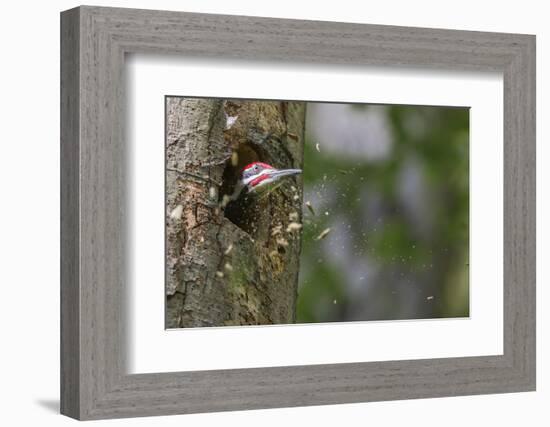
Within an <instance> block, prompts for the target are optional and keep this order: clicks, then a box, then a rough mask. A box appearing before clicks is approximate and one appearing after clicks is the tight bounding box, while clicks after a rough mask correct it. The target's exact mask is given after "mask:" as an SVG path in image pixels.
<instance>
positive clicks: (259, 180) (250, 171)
mask: <svg viewBox="0 0 550 427" xmlns="http://www.w3.org/2000/svg"><path fill="white" fill-rule="evenodd" d="M299 173H302V170H301V169H275V168H274V167H273V166H270V165H268V164H267V163H262V162H254V163H251V164H249V165H247V166H245V168H244V169H243V174H242V178H241V182H240V186H241V187H246V189H247V190H248V193H264V192H265V191H268V192H269V191H271V190H274V189H275V188H276V187H278V186H279V185H280V184H281V181H280V179H281V178H284V177H285V176H292V175H297V174H299Z"/></svg>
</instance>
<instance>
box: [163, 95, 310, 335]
mask: <svg viewBox="0 0 550 427" xmlns="http://www.w3.org/2000/svg"><path fill="white" fill-rule="evenodd" d="M166 102H167V105H166V108H167V115H166V117H167V138H166V144H167V147H166V162H167V171H166V193H167V207H166V238H167V241H166V308H167V309H166V327H167V328H182V327H197V326H223V325H261V324H279V323H292V322H294V321H295V311H296V296H297V282H298V270H299V259H300V245H301V241H300V232H299V231H298V232H296V231H289V232H287V226H288V224H289V223H290V222H293V221H296V222H299V223H301V218H302V211H301V206H302V181H301V177H297V178H293V179H289V180H288V182H285V183H284V184H283V185H282V186H281V187H279V188H278V189H277V190H276V191H273V192H272V193H270V194H269V195H268V196H266V197H264V198H262V199H250V200H248V203H247V204H246V205H244V206H240V207H238V208H237V209H235V208H234V207H233V209H223V208H221V207H220V202H221V201H222V199H223V195H224V194H231V193H232V191H233V188H234V186H235V183H236V181H237V179H238V176H239V174H240V172H241V170H242V167H243V166H244V165H245V164H247V163H250V162H252V161H255V160H260V161H264V162H266V163H270V164H272V165H273V166H275V167H279V168H301V167H302V159H303V138H304V121H305V103H301V102H266V101H258V102H256V101H240V100H235V101H223V100H212V99H188V98H179V97H169V98H167V100H166ZM227 116H238V118H237V120H236V122H235V123H234V125H233V126H232V127H231V128H230V129H225V127H226V117H227ZM236 160H238V164H236V165H235V164H234V163H235V161H236Z"/></svg>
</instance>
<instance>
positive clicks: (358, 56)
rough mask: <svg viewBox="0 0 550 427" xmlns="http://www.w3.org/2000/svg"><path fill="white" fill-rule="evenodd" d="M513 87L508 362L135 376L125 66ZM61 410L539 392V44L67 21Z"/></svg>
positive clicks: (163, 16) (299, 28)
mask: <svg viewBox="0 0 550 427" xmlns="http://www.w3.org/2000/svg"><path fill="white" fill-rule="evenodd" d="M134 52H139V53H152V54H158V53H161V54H177V55H184V56H185V55H187V56H193V57H197V56H202V57H219V58H235V59H249V60H250V59H259V60H264V61H283V60H284V61H292V62H293V63H297V64H299V63H301V64H305V63H309V64H311V63H322V64H340V65H345V66H350V67H351V66H360V65H384V66H392V67H421V68H430V69H447V70H487V71H498V72H502V73H503V76H504V77H503V78H504V230H503V233H504V265H503V269H504V307H503V315H504V319H503V320H504V337H503V343H504V354H503V355H498V356H483V357H459V358H443V359H426V360H407V361H385V362H368V363H344V364H331V365H308V366H290V367H271V368H255V369H232V370H217V371H192V372H175V373H154V374H135V375H128V374H127V373H126V371H125V342H126V325H125V322H124V319H125V315H124V310H125V304H124V295H125V292H124V287H125V280H126V277H127V268H128V266H127V263H126V259H125V253H126V249H127V248H126V233H127V227H126V225H125V209H126V208H125V203H124V200H125V188H126V181H125V179H126V175H125V168H126V165H125V162H126V155H125V150H126V147H125V138H124V132H125V130H124V120H125V113H124V99H125V93H124V92H125V84H124V60H125V54H126V53H134ZM61 166H62V168H61V412H62V413H63V414H65V415H68V416H71V417H74V418H77V419H100V418H116V417H134V416H148V415H166V414H183V413H196V412H213V411H228V410H244V409H257V408H274V407H291V406H304V405H324V404H337V403H349V402H365V401H380V400H390V399H410V398H425V397H436V396H456V395H467V394H482V393H502V392H518V391H529V390H534V389H535V37H534V36H531V35H519V34H497V33H485V32H470V31H452V30H440V29H423V28H407V27H392V26H379V25H359V24H347V23H335V22H314V21H301V20H283V19H269V18H257V17H244V16H223V15H209V14H195V13H181V12H165V11H149V10H133V9H115V8H102V7H88V6H83V7H79V8H76V9H71V10H68V11H65V12H62V14H61Z"/></svg>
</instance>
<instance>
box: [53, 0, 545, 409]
mask: <svg viewBox="0 0 550 427" xmlns="http://www.w3.org/2000/svg"><path fill="white" fill-rule="evenodd" d="M61 41H62V45H61V49H62V52H61V53H62V64H61V82H62V85H61V86H62V95H61V121H62V129H61V130H62V132H61V163H62V177H61V178H62V218H61V226H62V227H61V228H62V266H61V267H62V283H61V297H62V298H61V317H62V319H61V359H62V360H61V410H62V413H63V414H66V415H68V416H71V417H74V418H77V419H100V418H115V417H132V416H149V415H166V414H183V413H194V412H211V411H226V410H242V409H256V408H273V407H284V406H301V405H320V404H334V403H347V402H364V401H377V400H390V399H409V398H421V397H435V396H453V395H465V394H481V393H501V392H514V391H527V390H534V388H535V268H534V266H535V183H534V179H535V169H534V167H535V119H534V117H535V115H534V111H535V110H534V108H535V39H534V36H529V35H518V34H497V33H483V32H465V31H453V30H435V29H421V28H405V27H391V26H372V25H358V24H346V23H333V22H314V21H298V20H280V19H270V18H256V17H242V16H222V15H207V14H194V13H182V12H163V11H145V10H133V9H112V8H102V7H88V6H83V7H79V8H76V9H72V10H69V11H66V12H63V13H62V15H61Z"/></svg>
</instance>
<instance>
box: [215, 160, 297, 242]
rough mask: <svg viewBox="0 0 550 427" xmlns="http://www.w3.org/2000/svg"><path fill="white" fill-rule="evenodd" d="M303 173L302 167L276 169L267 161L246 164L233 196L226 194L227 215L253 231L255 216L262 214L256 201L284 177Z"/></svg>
mask: <svg viewBox="0 0 550 427" xmlns="http://www.w3.org/2000/svg"><path fill="white" fill-rule="evenodd" d="M300 173H302V170H301V169H276V168H274V167H273V166H271V165H268V164H267V163H262V162H254V163H250V164H249V165H247V166H245V168H244V169H243V172H242V175H241V179H239V181H238V182H237V184H236V185H235V189H234V191H233V194H232V195H231V196H224V201H222V208H223V209H225V215H226V216H227V217H228V218H229V219H230V220H231V221H233V222H234V223H235V224H237V225H239V226H240V227H241V228H243V229H245V230H247V231H252V232H253V230H254V227H255V224H254V223H255V218H256V217H257V216H258V215H260V214H261V212H260V211H259V210H258V209H261V207H260V205H258V204H257V203H256V202H257V201H258V200H261V199H262V198H263V197H265V196H267V195H268V194H269V193H271V192H272V191H273V190H274V189H275V188H277V187H278V186H279V185H281V184H282V183H283V182H284V180H283V179H282V178H284V177H288V176H293V175H297V174H300Z"/></svg>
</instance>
